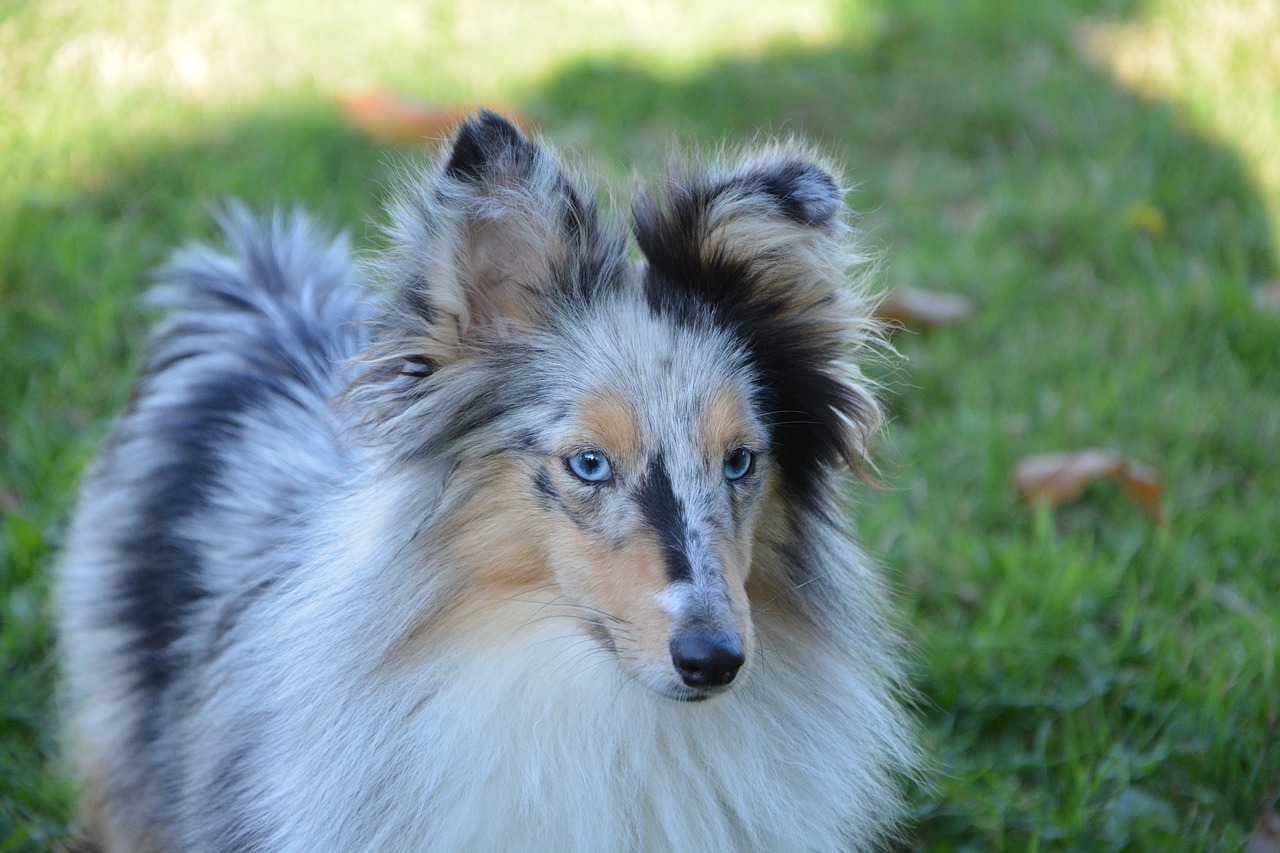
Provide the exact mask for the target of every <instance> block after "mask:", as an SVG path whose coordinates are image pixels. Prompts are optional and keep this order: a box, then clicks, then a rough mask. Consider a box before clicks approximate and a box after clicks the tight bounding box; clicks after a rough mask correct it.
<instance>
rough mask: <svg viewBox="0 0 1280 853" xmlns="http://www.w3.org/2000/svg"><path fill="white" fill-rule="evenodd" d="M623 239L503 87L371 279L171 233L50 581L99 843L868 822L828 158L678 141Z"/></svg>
mask: <svg viewBox="0 0 1280 853" xmlns="http://www.w3.org/2000/svg"><path fill="white" fill-rule="evenodd" d="M633 219H634V222H633V231H634V236H635V242H636V244H637V247H638V252H637V253H636V255H635V258H629V257H628V251H629V249H628V241H627V240H626V238H625V236H624V235H623V234H622V233H621V232H619V231H618V230H616V229H614V228H613V227H611V226H610V225H608V224H607V223H606V222H605V221H604V220H605V218H604V217H603V216H602V215H600V214H598V213H597V209H596V206H595V203H594V201H593V198H592V196H591V195H590V194H589V192H588V190H587V188H586V187H585V185H584V184H583V182H582V181H581V180H580V179H578V178H576V177H575V176H573V175H572V174H571V173H568V172H566V171H565V170H564V169H562V167H561V166H560V165H559V164H558V163H557V161H556V159H555V158H554V157H553V156H552V155H551V154H550V153H548V151H547V150H546V149H544V148H543V147H542V146H541V145H540V144H538V143H537V142H535V141H532V140H530V139H528V138H526V137H525V136H523V135H522V134H521V133H520V132H519V131H518V130H517V129H516V128H515V127H513V126H512V125H511V124H509V123H508V122H506V121H505V120H503V119H501V118H499V117H498V116H496V115H493V114H491V113H482V114H480V115H479V116H478V117H476V118H472V119H470V120H468V121H467V122H466V123H464V124H463V126H462V127H461V128H460V130H458V131H457V133H456V134H455V135H454V138H453V139H452V142H451V144H450V145H449V146H448V147H447V148H446V149H445V150H444V153H443V154H442V156H441V157H440V158H439V159H438V161H437V162H436V163H435V164H434V165H431V166H429V167H426V168H424V169H421V170H419V171H418V172H417V173H416V174H415V175H413V176H412V177H411V178H410V180H408V181H407V183H406V186H404V187H403V189H402V190H401V191H400V193H399V195H398V196H397V198H396V200H395V202H394V204H393V205H392V210H391V226H390V229H389V240H388V242H389V244H390V247H389V248H388V249H387V250H386V251H385V252H384V254H383V256H382V258H381V260H380V261H378V263H377V264H376V265H374V271H375V273H376V274H375V275H374V278H378V279H381V280H382V283H383V284H384V285H385V287H383V288H366V287H365V286H363V285H362V284H361V283H360V281H359V280H358V279H359V278H360V277H359V276H357V275H356V274H354V273H353V271H352V267H351V266H350V261H349V259H348V249H347V246H346V244H345V243H344V242H343V241H341V240H334V239H332V238H330V237H326V236H324V235H323V234H321V233H319V232H318V231H317V230H316V229H315V228H314V227H313V225H312V224H311V223H310V221H309V220H308V219H306V218H305V217H303V216H301V215H296V214H295V215H292V216H277V217H276V218H273V219H270V220H268V221H255V220H254V219H253V218H251V217H249V216H247V215H245V214H244V213H243V212H242V211H239V210H237V209H232V210H230V211H229V212H228V213H227V214H226V215H225V216H224V217H223V220H224V221H223V225H224V226H225V229H226V232H227V239H228V241H229V251H227V252H226V253H219V252H215V251H212V250H209V249H201V248H197V249H189V250H187V251H185V252H184V253H181V254H179V255H178V256H177V257H176V259H175V260H174V262H173V263H172V265H171V266H170V267H169V268H168V269H167V271H166V272H165V274H164V277H165V283H164V285H165V286H163V287H161V288H160V290H159V291H158V294H159V296H158V298H159V300H160V302H161V303H162V304H163V305H165V306H166V307H167V308H168V309H169V314H168V318H167V320H166V321H165V322H164V324H163V325H162V326H161V327H160V329H159V331H158V332H157V335H156V337H155V340H154V343H153V348H152V351H151V355H150V358H149V361H148V362H147V364H146V366H145V369H144V372H143V376H142V378H141V380H140V381H139V384H138V386H137V391H136V393H135V395H134V397H133V399H132V402H131V403H130V404H129V407H128V409H127V411H126V412H125V413H124V415H123V416H122V417H121V419H120V421H119V423H118V425H117V426H116V428H115V431H114V433H113V435H112V437H111V438H110V439H109V440H108V442H107V444H106V446H105V447H104V449H103V450H102V453H101V456H100V458H99V459H98V461H97V463H96V465H95V466H94V468H93V469H92V471H91V473H90V474H89V476H88V479H87V482H86V484H85V487H84V492H83V496H82V499H81V502H80V505H79V508H78V511H77V513H76V515H75V518H74V521H73V524H72V529H71V532H70V542H69V548H68V551H67V553H66V555H65V557H64V559H63V562H62V567H61V576H60V580H59V584H58V606H59V610H60V620H61V631H62V651H63V656H64V663H65V671H66V681H67V694H68V697H67V698H68V705H69V712H70V713H69V718H70V732H69V743H68V751H69V754H70V756H71V757H72V758H73V760H74V762H75V765H76V768H77V772H78V774H79V780H80V784H81V786H82V791H83V793H82V797H81V821H82V823H83V826H84V833H85V836H84V837H85V839H86V844H87V846H89V847H91V848H97V849H103V850H108V851H131V853H143V852H144V851H226V852H227V853H231V851H236V853H250V851H298V853H357V851H420V850H433V851H447V850H467V851H482V850H494V851H524V850H547V851H665V850H689V851H721V850H766V851H783V850H805V851H809V850H814V851H819V850H820V851H827V850H849V849H864V848H867V847H872V846H875V845H876V844H877V843H880V842H882V841H883V840H884V839H885V838H886V836H887V835H888V834H890V833H892V832H893V828H894V825H895V823H896V821H897V820H898V818H899V817H900V814H901V796H900V787H901V781H902V778H903V776H904V774H909V773H910V772H911V767H912V766H913V763H914V761H915V746H914V742H913V738H912V735H911V726H910V723H909V720H908V715H907V714H906V713H905V712H904V708H903V703H902V701H901V671H900V666H899V659H898V650H899V643H898V640H897V638H896V635H895V632H894V630H893V628H892V627H891V625H890V622H889V619H888V618H887V616H886V605H885V598H886V593H885V589H884V586H883V585H882V583H881V581H880V580H879V579H878V578H877V574H876V572H875V570H874V569H873V567H872V566H871V565H870V564H869V563H868V561H867V559H866V558H865V557H863V556H862V555H861V553H860V552H859V550H858V549H857V547H856V546H855V545H854V544H853V542H852V540H851V539H850V537H849V536H848V534H847V532H846V530H845V524H844V522H843V520H842V516H843V512H842V508H843V505H844V503H845V500H846V496H845V495H844V494H843V493H842V488H843V484H844V481H845V478H846V476H847V470H848V469H849V468H850V467H851V466H852V467H857V466H859V465H860V464H863V463H864V462H865V451H866V445H867V441H868V439H869V438H870V436H871V435H872V433H873V432H874V431H875V430H876V429H877V427H878V425H879V422H880V419H881V415H880V410H879V408H878V406H877V403H876V400H875V398H874V396H873V394H872V390H871V389H872V385H871V383H870V382H869V381H868V380H867V379H866V378H865V377H864V375H863V373H862V371H861V370H860V369H859V367H858V363H859V361H860V359H861V358H862V356H863V355H864V354H865V353H867V352H868V351H869V349H868V348H869V347H871V348H874V341H875V340H876V326H875V322H874V321H873V320H872V319H871V317H870V309H869V304H868V301H867V299H866V297H865V295H864V294H863V293H862V292H861V291H859V290H858V289H857V288H853V287H849V286H848V282H847V274H848V265H849V261H850V251H849V245H848V242H849V241H848V235H849V230H848V228H847V227H846V226H845V225H843V222H842V198H841V191H840V189H839V187H838V184H837V182H836V180H835V178H834V177H833V176H832V174H831V173H830V172H829V171H828V170H827V169H826V168H824V167H823V166H821V165H819V164H818V163H816V162H815V161H814V160H812V159H810V157H809V156H808V155H806V154H805V153H803V152H801V151H799V150H797V149H796V148H794V147H792V146H788V145H780V146H775V147H774V148H771V149H769V150H766V151H763V152H760V153H758V154H755V155H753V156H748V157H743V158H741V159H738V160H735V161H733V162H729V163H726V164H722V165H721V166H719V167H714V168H694V167H680V168H676V169H674V170H673V172H672V174H670V175H668V176H667V177H666V178H665V179H664V182H663V183H662V185H661V186H660V188H659V189H658V190H657V191H656V192H654V193H652V194H650V195H649V196H647V197H642V198H641V200H640V201H638V202H637V203H636V205H635V209H634V214H633Z"/></svg>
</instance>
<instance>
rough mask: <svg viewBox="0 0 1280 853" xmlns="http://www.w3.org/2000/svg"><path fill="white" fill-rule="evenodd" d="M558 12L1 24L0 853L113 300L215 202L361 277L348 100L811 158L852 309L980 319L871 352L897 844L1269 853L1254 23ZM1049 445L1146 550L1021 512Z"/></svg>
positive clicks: (30, 831)
mask: <svg viewBox="0 0 1280 853" xmlns="http://www.w3.org/2000/svg"><path fill="white" fill-rule="evenodd" d="M583 5H584V4H582V3H570V2H568V0H541V2H539V3H537V4H523V5H521V6H518V7H517V6H516V4H501V3H498V2H496V0H472V2H469V3H462V2H453V3H446V2H439V1H438V0H417V2H410V0H376V1H375V2H370V3H362V4H354V3H341V2H336V0H312V2H306V3H303V2H300V0H283V2H279V3H266V4H259V3H249V2H243V0H228V2H222V3H208V2H196V0H175V1H174V2H170V3H159V2H144V0H120V2H115V3H94V2H89V0H0V304H2V305H3V313H2V314H0V430H2V432H0V436H2V438H0V441H2V442H3V444H2V447H3V451H2V456H0V511H2V512H3V529H2V530H0V666H2V667H3V675H2V676H0V851H18V850H47V849H51V848H53V847H54V846H55V845H56V844H57V842H58V841H59V840H60V839H62V838H64V837H65V834H66V832H67V826H68V821H69V818H70V811H71V801H72V797H71V792H70V790H69V789H68V786H67V785H66V783H65V782H64V781H62V779H61V777H60V775H59V772H58V766H57V763H56V753H57V746H56V725H55V723H54V718H55V711H54V701H53V689H54V683H55V666H54V663H53V660H52V653H51V648H52V643H53V639H54V638H53V632H52V627H51V622H50V615H49V610H48V591H49V580H48V578H49V568H50V564H51V562H52V560H53V558H54V555H55V554H56V552H57V548H58V545H59V542H60V539H61V536H62V531H63V528H64V525H65V522H66V519H67V515H68V512H69V508H70V504H71V501H72V499H73V495H74V491H75V485H76V480H77V477H78V475H79V473H80V471H81V470H82V468H83V466H84V465H85V464H86V463H87V461H88V460H89V459H90V458H91V456H92V453H93V451H94V448H95V446H96V445H97V443H98V442H99V441H100V440H101V439H102V437H103V436H104V435H105V432H106V430H107V429H108V426H109V424H110V419H111V416H112V413H113V412H114V411H116V410H117V409H118V408H119V407H120V406H122V405H123V403H124V401H125V400H126V399H127V395H128V389H129V384H130V377H131V375H132V373H133V371H134V370H135V369H136V366H137V364H138V361H139V358H140V354H141V348H142V346H143V342H144V341H145V334H146V328H147V325H148V317H147V316H146V314H145V312H144V311H142V310H140V308H139V304H138V300H137V296H138V294H139V293H140V292H141V291H142V290H143V289H144V287H145V285H146V281H147V274H148V270H149V269H151V268H153V267H154V266H156V265H157V264H159V263H160V262H162V261H163V260H164V258H165V256H166V254H167V252H168V251H169V250H170V249H171V248H172V247H174V246H176V245H180V244H181V243H182V242H184V241H186V240H188V239H192V238H201V237H207V236H209V235H210V234H211V233H212V230H213V225H212V221H211V218H210V216H209V209H210V206H211V205H212V204H215V203H216V202H217V201H218V200H220V199H223V198H225V197H228V196H235V197H239V198H241V199H244V200H245V201H246V202H248V203H249V204H250V205H251V206H254V207H258V208H269V207H271V206H272V205H279V204H290V203H292V202H294V201H295V200H296V201H300V202H301V203H303V204H304V205H305V206H306V207H308V208H310V209H312V210H314V211H316V212H318V213H319V214H320V215H321V216H322V217H323V218H325V219H327V220H328V221H331V222H333V223H335V224H341V225H345V226H347V227H349V228H350V229H351V231H352V234H353V236H354V237H355V239H356V242H357V243H358V244H359V245H361V246H362V247H366V248H368V247H373V246H375V245H376V242H377V236H376V228H374V227H373V226H372V224H371V223H374V222H376V221H377V220H378V219H379V216H380V214H379V204H380V198H381V197H382V195H383V193H384V191H385V187H386V185H387V182H388V180H389V179H390V177H391V175H392V174H393V172H394V171H395V165H396V164H397V163H398V162H402V161H403V159H404V158H406V157H413V156H417V154H416V149H415V147H414V146H411V145H403V144H401V145H398V146H397V145H392V144H390V143H385V142H380V141H378V140H377V139H375V138H374V137H372V136H370V135H369V134H368V133H366V132H364V131H363V130H361V129H360V128H358V127H353V126H352V125H351V124H350V123H349V122H348V121H347V120H346V119H345V118H344V115H343V112H342V107H341V104H342V101H343V99H344V97H347V96H350V95H352V94H353V93H361V92H369V91H378V92H393V93H399V94H402V95H404V96H407V97H412V98H415V99H419V100H421V101H423V102H427V103H434V104H440V105H445V106H457V105H468V104H475V103H494V104H501V105H506V106H509V107H512V108H514V109H515V110H516V111H518V113H519V115H520V116H521V117H522V118H523V120H524V121H525V122H526V123H527V124H528V125H530V126H535V127H537V128H539V129H540V130H541V131H542V132H543V133H544V134H546V136H547V137H548V138H549V139H550V140H551V141H552V142H554V143H556V144H557V145H559V146H560V147H562V148H566V149H570V150H575V151H580V152H582V153H583V154H585V155H586V156H587V158H588V159H589V161H590V162H591V163H592V164H593V166H594V168H595V171H596V172H597V173H598V174H599V175H600V178H601V180H602V181H603V182H604V183H605V184H607V185H609V186H612V187H613V188H614V189H615V193H616V196H617V197H618V198H620V199H622V198H625V197H626V196H627V194H628V193H629V192H630V182H631V180H632V178H631V175H632V173H633V171H634V172H635V173H637V174H641V175H643V174H645V173H646V172H648V171H651V170H652V169H653V168H654V166H655V165H656V164H657V163H659V162H660V161H661V159H662V157H663V154H664V152H665V151H666V149H667V148H668V146H669V145H670V144H671V143H672V142H673V141H676V142H686V143H688V142H691V141H695V140H698V141H704V142H708V143H720V142H734V141H742V140H752V139H759V138H762V137H765V136H768V135H770V134H777V133H796V134H801V135H804V136H806V137H809V138H812V139H814V140H816V141H818V142H819V143H821V144H822V145H823V146H824V147H825V148H826V149H827V150H829V151H830V152H831V153H832V154H833V155H834V156H835V157H836V158H837V159H838V160H839V161H840V162H842V163H844V164H845V166H846V169H847V174H848V177H849V179H850V180H851V182H852V183H853V184H854V185H855V187H856V188H855V190H854V191H853V192H851V193H850V196H849V199H850V202H851V204H852V205H853V206H854V207H855V208H857V209H858V210H860V211H862V213H863V215H862V217H861V220H860V224H861V225H862V227H863V229H864V231H865V233H866V239H867V241H868V244H869V245H870V246H872V247H874V248H875V249H876V251H877V253H878V255H879V258H880V262H879V268H880V273H879V276H880V282H881V284H882V285H883V286H884V287H885V288H886V289H897V288H915V289H923V290H933V291H943V292H948V293H954V294H959V295H962V296H964V297H966V298H967V299H969V300H970V301H971V302H972V304H973V305H974V307H975V310H974V313H973V316H972V318H971V319H970V320H969V321H967V322H962V323H957V324H954V325H949V326H945V327H938V328H933V329H929V330H911V331H908V332H906V333H902V334H899V335H897V337H896V338H895V342H896V344H897V346H898V348H899V350H900V351H901V352H902V354H903V356H904V359H903V361H902V362H901V363H900V364H898V365H896V366H895V367H893V368H886V369H884V370H883V371H882V372H883V375H884V379H885V381H886V383H887V384H888V386H889V388H890V391H891V399H890V409H891V413H892V422H891V425H890V428H889V430H888V434H887V436H886V439H885V441H883V442H882V444H881V446H880V451H881V460H882V462H881V469H882V471H883V476H884V480H885V484H886V488H883V489H862V490H860V491H859V493H858V494H857V495H854V496H852V503H853V504H854V505H855V506H856V517H857V523H858V525H859V529H860V531H861V534H862V537H863V539H864V540H865V541H866V543H867V544H868V546H869V548H870V550H871V551H872V552H873V553H875V554H877V555H878V556H879V557H880V558H881V559H882V560H883V561H884V562H885V564H886V567H887V570H888V572H889V573H890V575H891V576H892V577H893V579H894V580H895V582H896V585H897V587H898V590H899V593H900V603H901V611H902V617H901V618H902V622H903V625H904V626H905V627H906V630H907V632H908V633H909V634H910V635H911V636H912V638H913V639H914V642H915V662H916V665H915V683H916V686H917V688H918V690H919V692H920V695H921V718H922V721H923V727H924V730H925V737H926V740H927V743H928V746H929V750H930V752H931V753H932V754H933V755H934V756H935V757H936V758H935V767H934V771H933V773H932V774H931V784H930V785H929V786H928V787H922V788H921V789H919V790H916V791H914V792H913V803H914V810H915V823H914V827H913V830H912V841H911V844H912V845H914V847H915V848H916V849H921V850H944V851H946V850H956V851H959V850H973V851H1024V850H1081V851H1111V850H1116V851H1118V850H1153V851H1157V850H1158V851H1166V850H1189V851H1200V850H1224V851H1227V850H1240V849H1243V848H1244V847H1245V846H1246V845H1247V844H1249V843H1250V841H1252V842H1253V843H1254V844H1257V845H1263V846H1259V847H1256V848H1255V850H1256V851H1257V853H1266V851H1276V850H1280V830H1276V831H1275V832H1273V833H1271V834H1268V833H1267V832H1265V831H1262V830H1259V829H1257V826H1258V825H1259V821H1260V819H1262V818H1264V817H1266V816H1267V815H1270V814H1271V811H1272V809H1273V808H1276V806H1275V801H1276V797H1277V796H1278V795H1280V675H1278V674H1277V667H1276V663H1277V635H1278V634H1280V261H1278V253H1280V12H1278V11H1277V8H1276V6H1275V4H1274V3H1272V2H1270V0H1217V2H1209V0H1202V2H1192V0H1148V1H1147V2H1138V0H1132V2H1120V0H1116V1H1115V2H1102V0H1100V1H1099V2H1085V0H1071V2H1048V0H1046V1H1045V2H1035V1H1034V0H1033V2H1027V0H991V2H978V0H953V2H948V3H942V2H933V0H792V2H787V3H780V2H767V0H704V2H701V3H698V4H687V3H684V2H678V0H655V2H652V3H635V2H632V3H622V2H618V0H599V2H597V3H595V4H590V5H591V8H590V9H587V10H584V9H582V8H581V7H582V6H583ZM357 7H358V9H359V11H357ZM517 8H518V9H519V11H518V12H517V11H515V10H516V9H517ZM690 9H692V11H690ZM304 18H305V19H306V20H305V22H304V20H303V19H304ZM1085 447H1104V448H1110V449H1112V450H1115V451H1116V452H1118V453H1121V454H1123V455H1125V456H1126V457H1129V458H1132V459H1135V460H1140V461H1141V462H1143V463H1145V464H1147V465H1149V466H1151V467H1152V468H1154V469H1155V470H1156V471H1157V472H1158V473H1159V475H1160V478H1161V482H1162V484H1163V491H1162V497H1161V503H1162V512H1161V513H1160V514H1159V517H1158V518H1157V517H1156V516H1155V515H1153V514H1152V513H1150V512H1148V511H1145V510H1144V509H1143V508H1142V507H1141V506H1140V505H1139V504H1138V503H1136V502H1134V501H1132V500H1131V499H1130V498H1129V497H1127V496H1126V494H1125V492H1124V490H1123V489H1122V488H1121V486H1120V485H1119V484H1117V483H1115V482H1111V481H1102V482H1098V483H1095V484H1093V485H1090V486H1089V487H1088V488H1087V489H1086V490H1085V492H1084V494H1083V495H1081V496H1080V497H1079V498H1078V499H1076V500H1073V501H1070V502H1067V503H1065V504H1062V505H1060V506H1055V507H1047V506H1043V505H1041V506H1030V505H1027V504H1026V503H1024V502H1023V501H1021V500H1020V499H1019V497H1018V495H1017V493H1016V492H1015V490H1014V488H1013V485H1012V474H1013V471H1014V468H1015V466H1016V465H1017V463H1018V461H1019V460H1020V459H1022V458H1023V457H1025V456H1027V455H1029V454H1033V453H1040V452H1045V451H1059V450H1073V449H1079V448H1085ZM1271 823H1272V824H1273V825H1280V817H1272V818H1271ZM1266 845H1269V846H1266Z"/></svg>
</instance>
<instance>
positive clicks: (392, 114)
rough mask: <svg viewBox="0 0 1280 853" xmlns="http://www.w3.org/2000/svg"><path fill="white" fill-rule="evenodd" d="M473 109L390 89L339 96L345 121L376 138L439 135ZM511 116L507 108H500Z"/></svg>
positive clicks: (409, 139)
mask: <svg viewBox="0 0 1280 853" xmlns="http://www.w3.org/2000/svg"><path fill="white" fill-rule="evenodd" d="M474 111H475V110H472V109H468V108H466V107H441V106H436V105H433V104H428V103H424V102H422V101H416V100H414V99H412V98H407V97H405V96H403V95H397V94H394V93H392V92H381V91H374V92H361V93H358V94H352V95H347V96H345V97H344V98H343V99H342V113H343V115H344V116H345V118H346V120H347V123H348V124H350V125H351V126H353V127H355V128H357V129H359V130H362V131H364V132H365V133H366V134H368V135H369V136H370V137H371V138H373V139H374V140H376V141H379V142H392V143H398V144H406V143H408V144H414V143H420V142H422V141H423V140H425V139H440V138H442V137H444V136H446V135H447V134H448V133H449V132H450V131H452V130H453V128H454V127H456V126H457V125H458V124H459V123H460V122H461V121H462V120H463V119H465V118H466V117H467V115H468V114H470V113H472V112H474ZM500 111H501V112H503V113H504V114H506V115H507V116H508V117H513V114H512V112H511V111H510V110H505V109H503V110H500Z"/></svg>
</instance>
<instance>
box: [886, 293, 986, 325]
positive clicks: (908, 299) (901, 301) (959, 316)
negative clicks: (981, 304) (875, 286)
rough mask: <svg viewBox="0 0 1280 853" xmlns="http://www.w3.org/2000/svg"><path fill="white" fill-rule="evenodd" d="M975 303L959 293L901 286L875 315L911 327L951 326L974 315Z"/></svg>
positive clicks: (889, 296)
mask: <svg viewBox="0 0 1280 853" xmlns="http://www.w3.org/2000/svg"><path fill="white" fill-rule="evenodd" d="M973 313H974V311H973V303H972V302H970V301H969V299H968V298H966V297H964V296H961V295H960V294H958V293H944V292H941V291H936V290H917V289H915V288H912V287H900V288H898V289H897V290H895V291H893V292H892V293H890V294H889V295H888V296H886V297H885V299H884V301H882V302H881V303H880V306H879V307H878V308H877V309H876V316H878V317H880V319H882V320H889V321H891V322H894V323H898V324H900V325H902V326H905V327H906V328H908V329H930V328H933V327H934V326H949V325H952V324H954V323H963V322H966V321H968V320H970V319H972V318H973Z"/></svg>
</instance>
